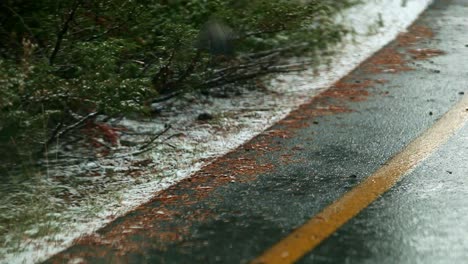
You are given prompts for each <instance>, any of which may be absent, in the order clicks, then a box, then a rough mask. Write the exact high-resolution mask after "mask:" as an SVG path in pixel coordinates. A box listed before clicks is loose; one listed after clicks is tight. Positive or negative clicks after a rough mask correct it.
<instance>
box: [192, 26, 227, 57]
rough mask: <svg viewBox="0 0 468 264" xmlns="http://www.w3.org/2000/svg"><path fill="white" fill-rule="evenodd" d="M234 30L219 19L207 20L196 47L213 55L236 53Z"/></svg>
mask: <svg viewBox="0 0 468 264" xmlns="http://www.w3.org/2000/svg"><path fill="white" fill-rule="evenodd" d="M234 39H235V35H234V31H233V30H232V29H231V28H230V27H229V26H227V25H226V24H224V23H222V22H220V21H218V20H210V21H208V22H206V23H205V24H204V25H203V27H202V28H201V30H200V33H199V35H198V40H197V43H196V47H197V48H198V49H200V50H205V51H208V52H209V53H211V54H213V55H226V56H229V55H233V54H234V45H233V42H234Z"/></svg>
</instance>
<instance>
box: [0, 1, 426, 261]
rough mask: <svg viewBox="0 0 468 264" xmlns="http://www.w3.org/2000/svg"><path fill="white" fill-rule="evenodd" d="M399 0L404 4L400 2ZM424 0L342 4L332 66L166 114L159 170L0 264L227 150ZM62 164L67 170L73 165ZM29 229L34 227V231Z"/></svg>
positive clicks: (36, 253)
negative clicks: (343, 30)
mask: <svg viewBox="0 0 468 264" xmlns="http://www.w3.org/2000/svg"><path fill="white" fill-rule="evenodd" d="M404 2H406V6H403V4H402V3H404ZM430 3H431V0H408V1H403V0H368V1H366V3H365V4H362V5H360V6H356V7H353V8H351V9H349V10H347V11H346V12H345V13H344V14H343V16H342V17H341V18H339V19H342V20H343V21H345V23H346V25H349V26H350V27H352V28H354V30H355V31H356V32H357V33H358V35H357V36H355V37H354V40H351V39H348V40H346V41H345V42H344V43H343V44H342V46H340V49H341V51H340V52H339V53H337V54H335V55H333V57H332V58H331V59H332V61H331V64H330V65H331V69H327V68H328V67H327V66H326V65H323V66H321V67H319V75H316V74H314V70H313V69H310V70H308V71H305V72H301V73H288V74H281V75H277V76H275V77H274V78H273V79H271V80H269V81H268V85H267V88H268V90H270V91H275V92H276V93H274V94H271V93H266V94H261V93H260V92H258V91H253V92H249V93H246V94H244V95H242V96H239V97H238V98H229V99H213V100H211V101H209V102H202V103H199V104H196V103H195V104H192V105H190V106H189V107H188V108H187V107H186V108H185V109H183V112H184V113H185V114H184V115H180V114H178V115H175V116H169V117H166V118H165V119H163V121H164V122H165V123H170V124H171V125H172V126H173V128H172V133H173V134H175V133H183V135H182V136H180V137H173V138H171V139H170V143H171V144H172V145H173V146H176V147H177V148H176V149H175V150H174V149H173V148H171V147H169V146H167V145H165V144H161V145H158V146H157V147H156V149H155V151H154V152H152V153H149V154H148V155H147V157H149V158H152V159H154V160H157V161H158V164H157V165H155V169H156V170H157V171H161V172H164V173H161V174H159V175H146V176H145V177H146V178H143V179H144V181H145V182H144V183H137V181H132V182H127V183H125V182H124V183H122V184H124V185H122V186H124V188H123V189H121V190H120V191H119V199H114V200H109V197H107V198H106V199H103V200H99V198H96V199H95V202H96V203H98V205H99V206H101V209H100V210H99V212H98V213H97V214H95V215H93V216H91V217H90V216H89V215H85V214H83V212H82V210H83V208H79V206H77V207H75V208H70V209H69V210H67V214H68V217H67V218H66V219H68V220H64V222H60V223H59V224H60V225H61V226H66V228H65V230H63V231H62V232H61V233H59V234H55V235H53V236H52V237H45V238H41V239H31V240H29V241H25V242H24V243H23V244H22V245H21V247H20V248H21V250H20V252H18V251H17V252H16V253H10V252H11V251H10V249H8V248H6V247H5V248H2V249H0V258H1V257H3V259H1V260H0V263H35V262H39V261H43V260H45V259H46V258H48V257H50V256H52V255H53V254H56V253H58V252H59V251H61V250H63V249H65V248H66V247H68V246H70V245H71V244H72V242H73V240H74V239H76V238H78V237H80V236H83V235H86V234H90V233H92V232H94V231H95V230H97V229H99V228H101V227H103V226H104V225H105V224H107V223H109V222H110V221H112V220H113V219H115V218H116V217H118V216H121V215H123V214H124V213H126V212H128V211H130V210H131V209H133V208H135V207H136V206H138V205H140V204H142V203H144V202H146V201H148V200H149V199H151V197H152V196H153V195H154V194H155V193H156V192H158V191H161V190H163V189H165V188H167V187H169V186H171V185H173V184H175V183H177V182H178V181H180V180H182V179H184V178H187V177H189V176H190V175H191V174H193V173H194V172H196V171H198V170H199V169H200V168H201V167H202V166H203V165H205V163H204V162H203V160H204V159H206V158H210V157H216V156H221V155H223V154H226V153H227V152H229V151H230V150H232V149H235V148H236V147H238V146H239V145H241V144H243V143H244V142H246V141H247V140H249V139H251V138H253V137H254V136H256V135H258V134H259V133H262V132H263V131H264V130H265V129H267V128H268V127H270V126H271V125H273V124H274V123H275V122H277V121H279V120H281V119H282V118H284V117H285V116H286V115H287V114H288V113H289V112H291V111H292V110H294V109H295V108H297V106H298V105H300V104H303V103H305V102H307V101H308V100H310V98H311V97H313V96H314V95H316V94H317V93H318V92H320V91H322V90H323V89H326V88H328V87H330V86H331V85H333V83H335V82H336V81H338V80H339V79H340V78H342V77H343V76H345V75H346V74H348V73H349V72H350V71H352V70H353V69H354V68H355V67H357V66H358V65H359V64H360V63H361V62H362V61H364V60H365V59H367V58H368V57H370V56H371V55H372V54H374V53H375V52H376V51H378V50H379V49H381V48H382V47H383V46H384V45H386V44H387V43H389V42H390V41H391V40H393V39H394V38H395V37H396V36H397V35H398V34H399V33H400V32H402V31H405V29H406V28H407V27H408V26H410V25H411V23H412V22H413V21H414V20H415V19H416V18H417V17H418V16H419V14H420V13H421V12H422V11H423V10H424V9H425V8H427V6H428V5H429V4H430ZM378 21H381V22H383V24H384V27H376V24H377V23H378ZM197 100H200V98H198V99H197ZM201 112H211V113H221V114H220V115H219V116H218V119H217V121H216V122H217V123H216V124H210V125H206V124H201V123H199V122H198V123H197V122H195V121H194V120H195V119H196V116H197V115H198V114H199V113H201ZM121 124H124V125H126V126H130V127H134V128H138V130H139V131H144V130H148V131H153V132H154V131H159V130H160V129H161V128H162V127H163V125H164V123H163V122H162V121H161V120H157V121H155V122H153V123H151V122H149V123H143V122H136V121H131V120H123V121H122V122H121ZM219 131H221V132H219ZM111 165H112V166H113V167H114V168H116V167H117V166H121V168H122V170H125V168H126V167H125V166H126V164H125V161H122V164H120V165H119V164H115V163H112V162H111V161H106V160H102V161H101V162H100V163H99V164H98V163H92V164H84V165H83V164H82V165H77V166H76V170H80V169H81V170H83V168H88V167H93V166H94V167H96V166H98V167H99V166H101V168H102V169H103V170H105V168H106V166H111ZM66 168H67V170H71V171H73V169H74V168H75V167H74V166H68V167H66ZM125 184H126V185H125ZM88 209H89V208H88ZM70 219H73V220H74V221H71V220H70ZM27 232H33V233H34V230H32V231H31V230H29V231H27ZM2 255H3V256H2Z"/></svg>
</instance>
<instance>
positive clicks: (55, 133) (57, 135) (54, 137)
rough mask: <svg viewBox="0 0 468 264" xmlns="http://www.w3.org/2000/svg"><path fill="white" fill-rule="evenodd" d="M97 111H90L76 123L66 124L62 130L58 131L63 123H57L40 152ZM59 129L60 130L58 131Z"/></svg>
mask: <svg viewBox="0 0 468 264" xmlns="http://www.w3.org/2000/svg"><path fill="white" fill-rule="evenodd" d="M98 114H99V113H98V112H93V113H90V114H89V115H87V116H85V117H83V118H81V119H80V120H78V121H77V122H76V123H74V124H72V125H69V126H67V127H66V128H65V129H64V130H62V131H60V128H62V126H63V123H62V122H61V123H60V124H59V125H57V127H55V129H54V131H53V132H52V135H51V136H50V138H49V139H48V140H47V142H46V143H44V146H43V147H42V149H41V152H40V153H41V154H43V153H44V151H45V150H47V148H48V147H49V145H50V144H51V143H52V142H53V141H55V140H57V139H59V138H60V137H62V136H63V135H65V134H66V133H68V132H70V131H72V130H73V129H75V128H77V127H78V126H80V125H81V124H83V123H84V122H86V121H88V120H89V119H91V118H93V117H95V116H97V115H98ZM59 131H60V132H59Z"/></svg>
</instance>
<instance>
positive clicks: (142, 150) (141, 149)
mask: <svg viewBox="0 0 468 264" xmlns="http://www.w3.org/2000/svg"><path fill="white" fill-rule="evenodd" d="M171 128H172V127H171V125H168V126H166V128H164V130H163V131H161V132H159V133H158V134H157V135H155V136H154V137H153V138H152V139H150V140H149V141H148V142H146V143H145V144H144V145H143V146H141V147H139V150H137V151H134V152H131V153H127V154H123V155H116V156H115V158H124V157H128V156H136V155H140V154H142V153H145V152H147V151H149V150H151V145H152V144H153V143H154V141H156V139H158V138H159V137H160V136H162V135H164V134H165V133H166V132H167V131H169V129H171Z"/></svg>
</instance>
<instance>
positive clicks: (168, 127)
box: [139, 125, 171, 150]
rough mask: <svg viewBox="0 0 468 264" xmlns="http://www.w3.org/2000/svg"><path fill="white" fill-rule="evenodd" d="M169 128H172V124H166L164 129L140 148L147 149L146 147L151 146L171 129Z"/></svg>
mask: <svg viewBox="0 0 468 264" xmlns="http://www.w3.org/2000/svg"><path fill="white" fill-rule="evenodd" d="M169 129H171V126H170V125H168V126H166V127H165V128H164V130H163V131H161V132H159V133H158V134H156V135H155V136H154V137H153V138H151V139H150V140H149V141H148V142H146V143H145V144H144V145H142V146H140V147H139V149H140V150H142V149H146V148H148V147H150V146H151V145H152V144H153V143H154V141H156V139H158V138H159V137H160V136H162V135H164V134H165V133H166V132H167V131H169Z"/></svg>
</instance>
